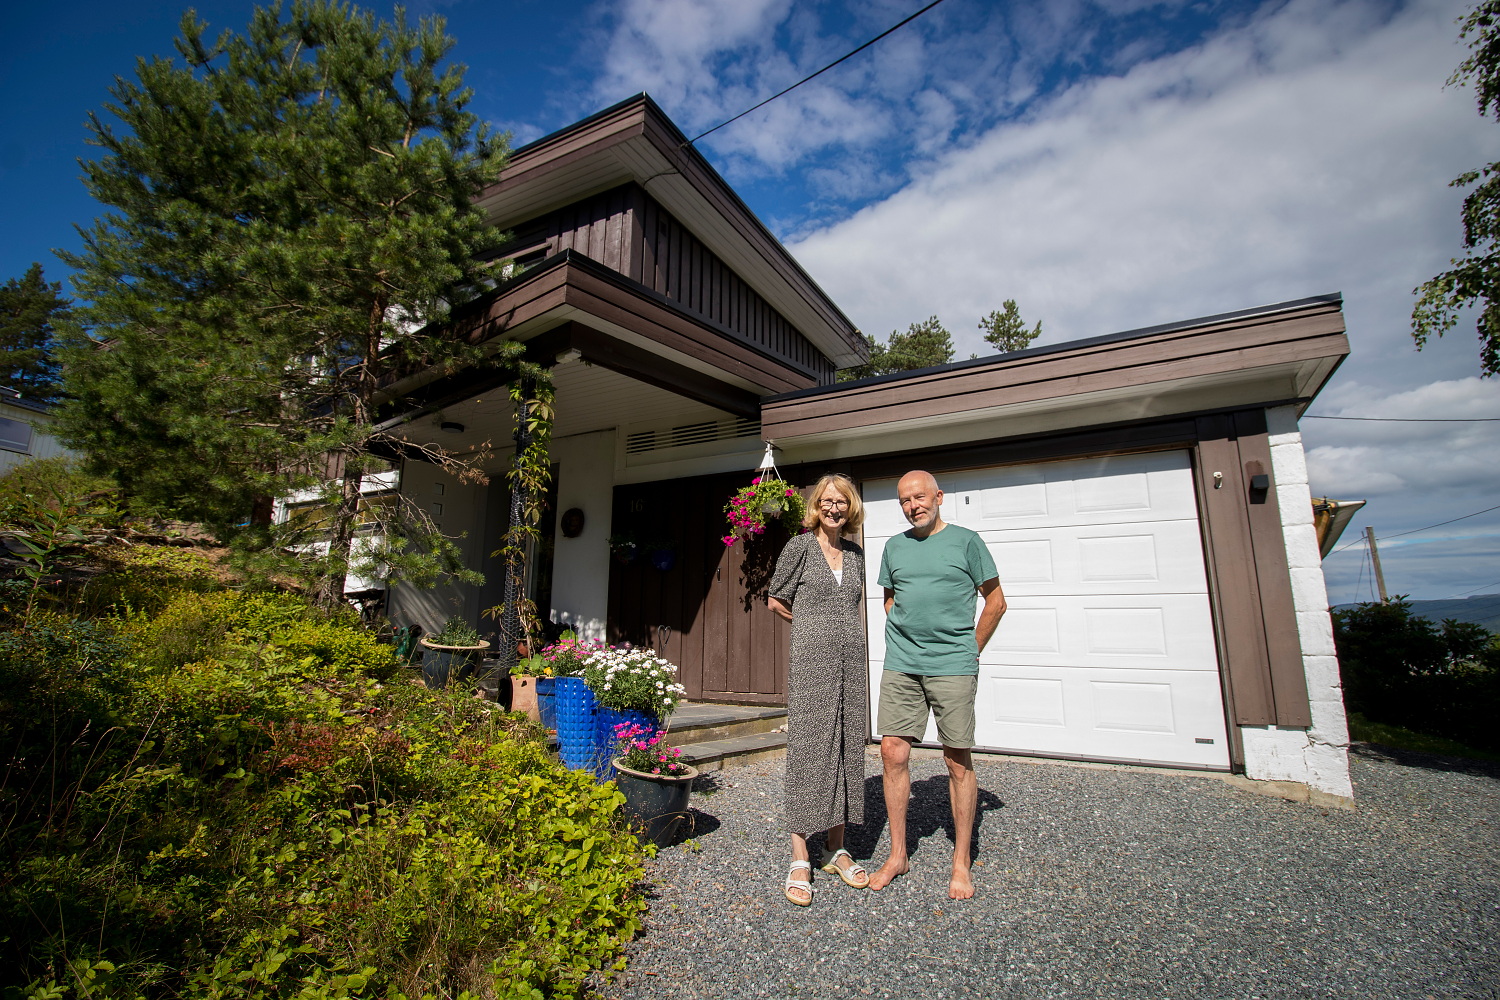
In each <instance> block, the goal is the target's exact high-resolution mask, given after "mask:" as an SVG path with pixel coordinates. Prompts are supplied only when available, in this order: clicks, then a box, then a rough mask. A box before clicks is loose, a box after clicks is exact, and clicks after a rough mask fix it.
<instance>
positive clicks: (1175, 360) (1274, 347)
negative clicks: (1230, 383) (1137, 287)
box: [761, 306, 1349, 439]
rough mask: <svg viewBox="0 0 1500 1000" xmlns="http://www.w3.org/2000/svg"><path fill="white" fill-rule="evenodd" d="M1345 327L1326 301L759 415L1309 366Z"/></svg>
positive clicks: (841, 417) (769, 419)
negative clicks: (1303, 310) (1234, 323)
mask: <svg viewBox="0 0 1500 1000" xmlns="http://www.w3.org/2000/svg"><path fill="white" fill-rule="evenodd" d="M1342 329H1343V320H1342V317H1341V315H1340V314H1339V313H1338V312H1337V310H1336V309H1330V308H1329V307H1326V306H1325V307H1321V308H1316V309H1312V310H1310V312H1309V314H1308V315H1294V316H1290V317H1287V316H1275V317H1272V318H1271V319H1270V320H1268V321H1262V322H1255V323H1252V324H1249V325H1246V326H1243V327H1241V328H1233V329H1227V328H1224V327H1223V326H1222V325H1215V326H1211V327H1208V328H1204V329H1198V330H1193V331H1174V332H1173V333H1171V334H1158V335H1153V336H1148V337H1144V338H1142V339H1139V340H1124V341H1115V342H1112V343H1109V344H1103V345H1090V346H1086V347H1083V348H1079V349H1077V350H1070V351H1063V352H1050V353H1046V354H1043V355H1041V356H1039V357H1029V356H1025V355H1023V356H1021V357H1017V358H1006V357H1001V358H998V359H996V360H994V361H990V362H988V363H983V364H978V365H975V364H964V365H960V366H956V367H953V368H945V369H939V370H936V371H931V372H924V373H917V374H913V375H911V376H908V377H904V378H900V379H894V380H880V381H877V382H874V383H863V382H856V383H849V384H847V387H844V386H840V387H836V388H834V389H832V390H825V391H816V392H812V393H798V394H794V395H791V396H789V397H785V398H779V399H768V400H766V401H764V403H763V405H762V417H761V420H762V424H763V426H764V428H765V434H766V436H767V437H768V438H772V439H780V438H788V437H798V436H801V435H806V434H819V433H834V432H838V431H844V430H852V429H855V428H863V427H869V426H871V425H872V424H879V423H888V422H894V421H910V420H913V419H920V418H922V417H935V416H943V415H947V414H952V413H960V412H965V411H969V410H975V409H982V408H993V407H999V406H1004V405H1008V404H1012V403H1020V402H1030V401H1037V400H1043V399H1057V398H1064V397H1067V396H1070V395H1077V394H1080V393H1087V392H1106V391H1111V390H1122V389H1130V388H1133V387H1138V386H1143V385H1148V384H1152V383H1163V382H1170V381H1175V380H1182V379H1189V378H1201V377H1204V376H1214V375H1224V374H1231V373H1234V372H1237V371H1243V370H1247V369H1253V368H1264V367H1270V366H1273V365H1278V364H1287V363H1305V362H1309V361H1316V360H1319V359H1325V358H1334V357H1342V356H1343V355H1345V354H1347V353H1348V350H1349V346H1348V338H1347V337H1345V336H1344V334H1343V333H1342V332H1341V331H1342Z"/></svg>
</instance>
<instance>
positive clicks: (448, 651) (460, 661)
mask: <svg viewBox="0 0 1500 1000" xmlns="http://www.w3.org/2000/svg"><path fill="white" fill-rule="evenodd" d="M421 645H422V647H423V649H425V650H426V652H424V653H423V654H422V681H423V683H425V684H426V685H427V686H428V688H430V689H432V690H433V691H441V690H442V689H443V688H445V687H447V686H448V681H449V680H451V679H454V678H460V677H463V676H465V675H466V674H467V673H468V672H469V671H471V670H473V669H474V664H475V663H476V662H478V660H479V657H480V655H481V654H483V653H484V651H485V650H486V649H489V648H490V644H489V643H487V642H481V643H480V644H479V645H477V646H441V645H438V644H437V643H434V642H428V641H427V640H426V639H423V640H422V641H421Z"/></svg>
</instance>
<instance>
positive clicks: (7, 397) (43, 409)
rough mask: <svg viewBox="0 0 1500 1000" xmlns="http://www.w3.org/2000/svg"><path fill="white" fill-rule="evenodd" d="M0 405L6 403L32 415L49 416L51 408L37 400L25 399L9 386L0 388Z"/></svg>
mask: <svg viewBox="0 0 1500 1000" xmlns="http://www.w3.org/2000/svg"><path fill="white" fill-rule="evenodd" d="M0 403H8V404H10V405H11V406H19V407H20V408H21V409H23V410H30V411H31V412H33V413H45V414H50V413H51V412H52V407H51V406H50V405H49V404H47V403H43V402H41V401H39V400H32V399H27V398H25V397H24V396H22V395H21V394H20V393H19V392H17V391H16V390H14V389H12V388H10V387H9V386H0Z"/></svg>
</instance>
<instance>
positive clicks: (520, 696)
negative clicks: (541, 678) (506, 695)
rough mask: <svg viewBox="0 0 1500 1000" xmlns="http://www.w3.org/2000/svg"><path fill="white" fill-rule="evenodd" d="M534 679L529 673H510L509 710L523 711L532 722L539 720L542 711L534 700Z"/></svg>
mask: <svg viewBox="0 0 1500 1000" xmlns="http://www.w3.org/2000/svg"><path fill="white" fill-rule="evenodd" d="M536 680H537V679H536V678H535V677H533V676H532V675H531V674H511V675H510V710H511V711H512V712H525V713H526V717H527V718H528V719H530V720H531V721H532V722H541V721H542V713H541V710H540V708H538V706H537V700H536Z"/></svg>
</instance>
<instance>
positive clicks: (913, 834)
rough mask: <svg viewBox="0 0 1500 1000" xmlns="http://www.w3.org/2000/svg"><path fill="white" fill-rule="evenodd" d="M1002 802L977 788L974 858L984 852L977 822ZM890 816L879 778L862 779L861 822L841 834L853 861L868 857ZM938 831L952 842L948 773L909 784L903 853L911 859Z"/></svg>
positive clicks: (993, 794) (997, 797) (979, 824)
mask: <svg viewBox="0 0 1500 1000" xmlns="http://www.w3.org/2000/svg"><path fill="white" fill-rule="evenodd" d="M1004 807H1005V803H1004V802H1003V801H1002V800H1001V798H1000V796H998V795H996V794H995V793H994V792H991V791H987V790H986V789H984V788H982V787H981V788H980V789H979V801H978V803H977V806H976V808H975V810H974V830H973V838H974V840H973V850H974V857H975V858H978V857H979V856H980V855H981V854H982V853H983V850H984V845H983V843H982V839H981V837H980V832H979V831H980V828H981V821H982V820H983V817H984V814H985V813H986V812H989V811H990V810H991V809H1003V808H1004ZM889 820H890V817H889V816H887V815H886V811H885V790H884V787H883V785H882V781H881V776H880V775H878V774H877V775H875V776H873V777H869V778H866V779H865V821H864V822H863V823H861V824H860V825H858V826H855V825H853V824H851V825H850V826H849V827H848V829H847V831H846V832H845V834H844V846H845V847H847V848H848V849H849V853H851V854H853V855H854V856H855V857H856V858H870V857H873V856H874V854H875V847H876V845H877V844H878V843H879V841H880V833H881V831H882V830H884V829H885V827H886V824H887V823H888V822H889ZM939 830H942V831H944V832H945V833H946V834H947V835H948V842H949V843H953V842H954V837H953V809H952V807H951V806H950V805H949V803H948V773H947V771H944V772H943V773H942V774H937V775H934V776H932V777H930V778H923V779H921V780H920V781H913V782H912V783H911V799H910V800H909V801H908V802H907V804H906V853H907V855H908V856H911V857H915V856H916V854H917V851H918V850H919V847H920V844H921V841H922V838H924V837H928V836H931V835H932V834H934V833H936V832H938V831H939Z"/></svg>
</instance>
